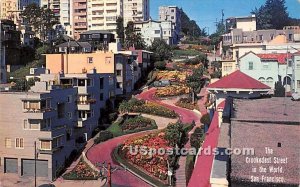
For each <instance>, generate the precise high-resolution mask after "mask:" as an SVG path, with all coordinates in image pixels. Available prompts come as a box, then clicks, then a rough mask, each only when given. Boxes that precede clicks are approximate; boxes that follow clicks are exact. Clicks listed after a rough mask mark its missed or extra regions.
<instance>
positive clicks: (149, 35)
mask: <svg viewBox="0 0 300 187" xmlns="http://www.w3.org/2000/svg"><path fill="white" fill-rule="evenodd" d="M134 26H135V29H136V32H137V33H141V35H142V38H143V39H144V41H145V42H146V44H147V45H148V46H150V45H151V44H152V42H153V41H154V40H155V39H163V40H165V42H166V43H167V44H169V45H171V44H173V37H174V35H175V30H174V25H173V24H172V22H171V21H153V20H149V21H143V22H136V23H135V24H134Z"/></svg>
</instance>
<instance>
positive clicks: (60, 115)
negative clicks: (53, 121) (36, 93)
mask: <svg viewBox="0 0 300 187" xmlns="http://www.w3.org/2000/svg"><path fill="white" fill-rule="evenodd" d="M57 117H58V118H64V117H65V104H64V103H58V104H57Z"/></svg>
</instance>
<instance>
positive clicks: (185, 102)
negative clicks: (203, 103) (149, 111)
mask: <svg viewBox="0 0 300 187" xmlns="http://www.w3.org/2000/svg"><path fill="white" fill-rule="evenodd" d="M175 105H176V106H179V107H181V108H186V109H189V110H194V109H196V110H199V107H198V105H197V103H193V101H192V98H180V99H179V100H178V101H177V102H176V103H175Z"/></svg>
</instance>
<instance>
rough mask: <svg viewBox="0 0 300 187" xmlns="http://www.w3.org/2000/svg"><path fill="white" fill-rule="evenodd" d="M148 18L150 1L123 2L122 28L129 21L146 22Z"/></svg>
mask: <svg viewBox="0 0 300 187" xmlns="http://www.w3.org/2000/svg"><path fill="white" fill-rule="evenodd" d="M149 18H150V0H123V19H124V26H125V27H126V26H127V23H128V22H129V21H133V22H140V21H148V20H149Z"/></svg>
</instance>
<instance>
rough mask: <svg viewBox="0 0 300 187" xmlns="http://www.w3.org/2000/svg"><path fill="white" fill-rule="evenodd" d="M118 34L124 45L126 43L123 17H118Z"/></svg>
mask: <svg viewBox="0 0 300 187" xmlns="http://www.w3.org/2000/svg"><path fill="white" fill-rule="evenodd" d="M117 35H118V38H120V42H121V44H122V46H123V45H124V19H123V18H122V17H120V16H119V17H118V18H117Z"/></svg>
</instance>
